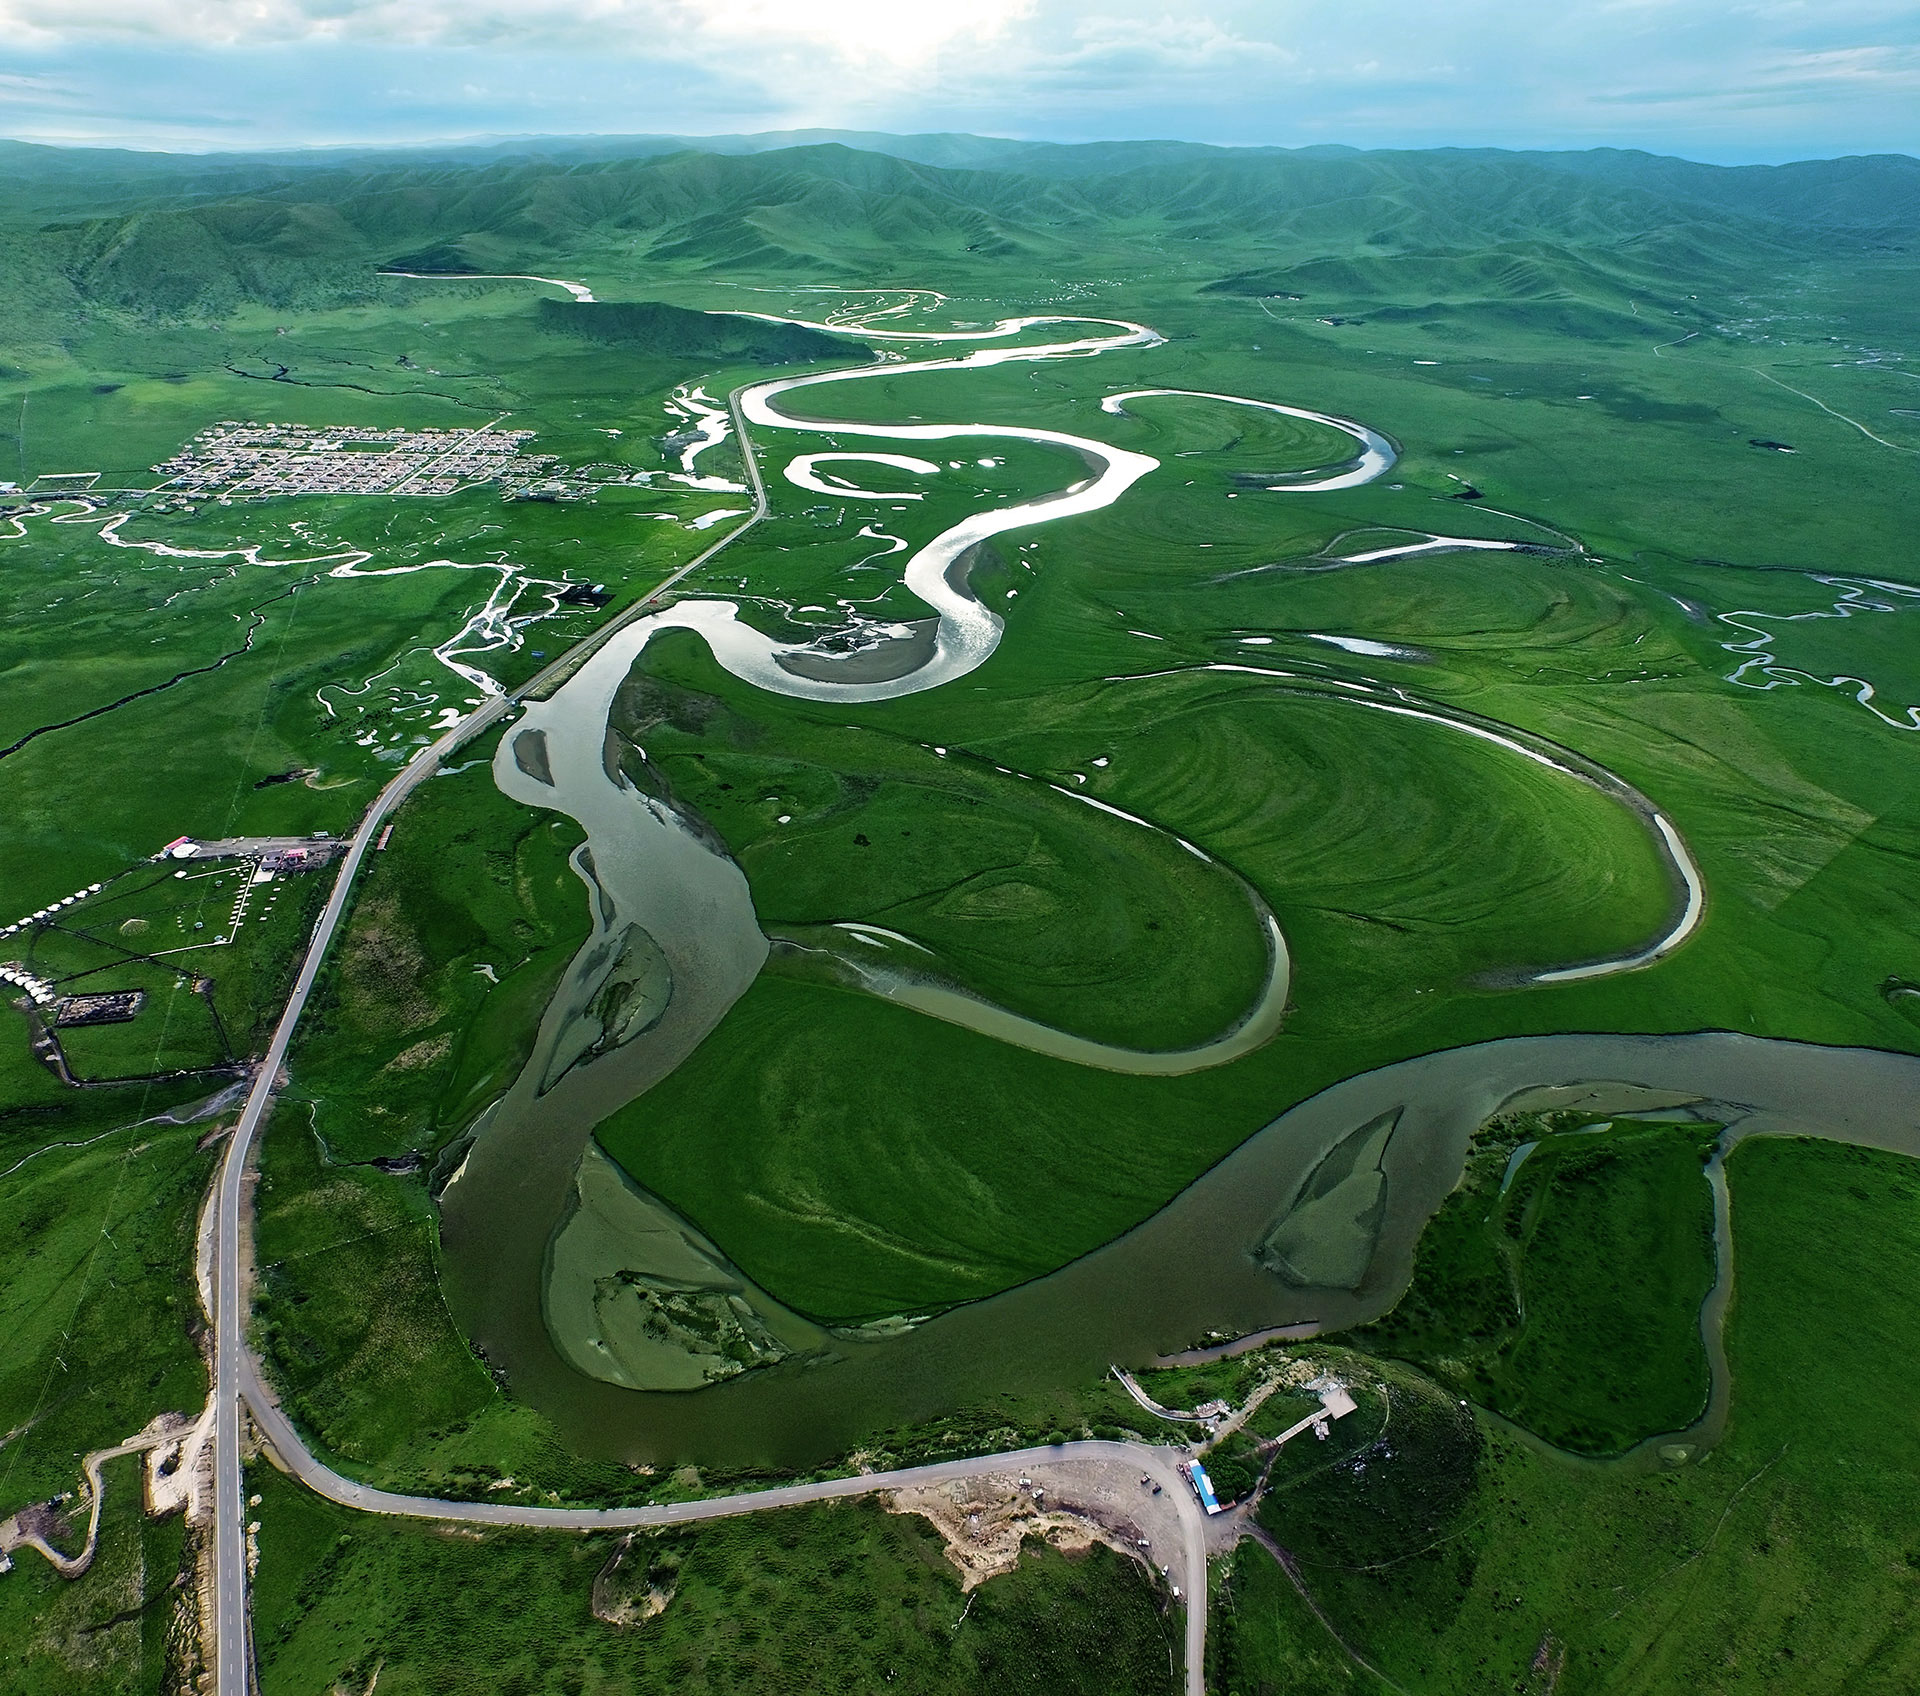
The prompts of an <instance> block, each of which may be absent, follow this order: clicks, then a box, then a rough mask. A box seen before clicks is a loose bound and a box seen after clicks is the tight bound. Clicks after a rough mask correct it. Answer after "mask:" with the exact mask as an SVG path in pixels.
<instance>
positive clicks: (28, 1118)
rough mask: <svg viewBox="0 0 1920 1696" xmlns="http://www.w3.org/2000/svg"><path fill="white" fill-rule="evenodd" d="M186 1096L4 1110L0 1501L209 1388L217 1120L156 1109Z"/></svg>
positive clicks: (122, 1476)
mask: <svg viewBox="0 0 1920 1696" xmlns="http://www.w3.org/2000/svg"><path fill="white" fill-rule="evenodd" d="M180 1099H181V1094H180V1086H177V1085H176V1086H175V1092H174V1093H173V1094H172V1095H168V1094H166V1093H165V1092H164V1091H163V1090H161V1089H160V1088H159V1087H157V1086H156V1087H153V1088H138V1089H131V1090H117V1091H98V1092H96V1091H87V1092H85V1093H84V1094H82V1095H81V1096H80V1098H79V1100H78V1101H77V1102H75V1103H74V1104H73V1105H70V1106H67V1105H64V1104H63V1109H62V1110H61V1111H59V1112H57V1113H56V1112H49V1111H48V1110H47V1109H46V1108H44V1107H42V1108H38V1109H21V1110H18V1111H15V1112H13V1113H10V1114H8V1115H6V1116H5V1118H4V1119H0V1174H4V1176H0V1233H3V1234H4V1239H5V1241H6V1242H7V1243H8V1244H9V1245H10V1248H9V1257H10V1258H9V1263H8V1264H9V1270H8V1275H7V1278H6V1280H5V1283H4V1285H0V1328H3V1331H4V1335H5V1336H6V1338H7V1344H6V1348H5V1350H4V1352H0V1434H3V1435H4V1438H5V1441H4V1442H0V1517H5V1516H6V1515H7V1514H10V1513H12V1512H13V1511H14V1510H15V1509H17V1508H21V1507H25V1506H27V1505H28V1504H30V1503H32V1502H34V1501H39V1500H45V1499H46V1498H48V1497H51V1496H54V1495H57V1494H59V1493H61V1492H63V1491H68V1490H73V1489H76V1488H78V1486H79V1482H80V1476H79V1461H78V1456H80V1455H81V1454H84V1453H85V1452H86V1451H88V1450H90V1449H97V1448H107V1447H110V1446H112V1445H113V1444H116V1443H119V1442H121V1441H123V1440H124V1439H125V1438H127V1437H129V1436H131V1435H132V1434H133V1433H134V1432H136V1431H138V1430H140V1429H141V1427H143V1426H144V1425H146V1423H147V1422H148V1421H149V1420H151V1419H152V1418H153V1417H154V1416H155V1415H156V1414H160V1413H165V1412H180V1413H197V1412H198V1411H199V1409H200V1407H201V1406H202V1405H203V1404H204V1403H205V1401H206V1396H207V1375H206V1370H205V1368H204V1366H203V1364H202V1361H201V1358H200V1352H199V1349H198V1347H197V1346H196V1338H197V1336H198V1333H199V1330H200V1327H201V1318H200V1311H199V1302H198V1299H197V1297H196V1295H195V1292H194V1288H193V1282H192V1276H193V1255H194V1240H193V1234H194V1223H195V1220H196V1218H197V1216H198V1213H199V1206H200V1197H201V1193H202V1191H203V1190H204V1189H205V1186H206V1183H207V1181H208V1178H209V1175H210V1174H211V1172H212V1169H213V1163H214V1158H215V1157H214V1155H213V1154H212V1153H211V1152H207V1153H202V1152H200V1151H199V1149H198V1148H197V1144H198V1142H199V1140H200V1138H201V1137H202V1136H203V1135H204V1133H205V1131H206V1130H207V1128H208V1127H207V1126H206V1125H204V1124H200V1125H195V1124H187V1125H172V1124H165V1123H159V1122H154V1116H157V1115H159V1114H160V1113H162V1112H163V1111H164V1110H165V1109H166V1108H168V1107H169V1106H172V1105H175V1104H176V1103H178V1102H179V1101H180ZM142 1121H147V1122H144V1123H143V1122H142ZM118 1464H119V1466H120V1470H118V1471H116V1472H115V1473H114V1474H113V1475H112V1477H113V1480H114V1481H115V1483H117V1485H118V1486H119V1487H120V1488H125V1487H126V1480H127V1479H128V1477H129V1475H130V1473H131V1470H132V1469H131V1468H130V1467H127V1466H126V1465H125V1464H124V1463H118ZM113 1487H114V1486H113V1484H110V1498H109V1499H111V1490H112V1488H113ZM82 1530H83V1532H84V1527H83V1528H82ZM75 1546H76V1547H77V1546H78V1543H77V1540H76V1543H75ZM28 1558H29V1559H31V1558H32V1557H28ZM169 1576H171V1575H170V1574H169Z"/></svg>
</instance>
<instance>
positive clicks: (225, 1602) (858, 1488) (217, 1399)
mask: <svg viewBox="0 0 1920 1696" xmlns="http://www.w3.org/2000/svg"><path fill="white" fill-rule="evenodd" d="M728 404H729V406H730V408H731V409H732V411H733V414H734V427H735V429H736V430H737V431H738V433H739V440H740V443H741V446H742V449H743V452H742V455H741V457H742V458H743V459H744V460H745V462H746V465H747V472H748V476H749V479H750V481H751V482H752V484H753V494H754V506H753V512H752V514H751V516H749V517H748V519H747V521H746V523H744V524H742V525H740V526H739V527H738V528H736V529H734V530H732V531H730V532H729V533H728V534H727V535H726V536H724V537H722V538H721V539H720V540H719V541H717V542H715V543H714V545H713V546H712V547H710V548H708V549H706V550H704V551H703V552H702V553H700V554H699V555H698V556H697V557H696V558H694V559H692V560H690V561H689V562H688V563H687V564H686V565H684V566H682V567H681V568H680V569H679V570H678V571H676V572H674V573H673V574H672V575H671V576H669V577H668V578H666V579H665V580H664V581H663V582H662V583H660V584H659V586H658V587H657V588H655V589H654V590H653V591H652V593H651V594H648V595H646V596H644V597H642V598H641V599H640V600H638V601H636V602H635V603H634V604H633V605H632V606H630V607H628V608H627V609H626V610H625V611H624V612H622V613H621V614H619V615H618V616H617V617H615V618H613V619H610V620H609V621H608V622H607V623H606V624H604V625H603V626H601V628H600V629H599V630H598V631H596V632H595V633H594V634H593V635H592V636H590V637H588V638H587V639H586V640H585V641H583V642H580V643H577V644H576V645H575V646H574V647H572V648H569V649H568V650H567V652H566V653H564V654H562V655H561V656H560V658H558V659H557V660H555V661H554V662H553V663H552V664H551V665H549V666H547V667H546V668H545V669H544V670H542V671H541V672H540V673H539V675H538V676H536V677H535V678H533V679H532V680H531V681H530V682H528V683H526V684H524V685H522V686H521V687H520V688H519V689H517V690H515V691H513V692H512V693H510V694H505V695H499V696H496V697H494V698H493V699H491V700H489V701H488V702H487V703H486V704H485V705H484V706H482V707H479V708H477V709H476V710H475V711H474V712H472V713H471V714H469V715H468V716H467V717H466V718H464V719H462V720H461V722H460V723H459V724H458V725H456V726H454V728H453V729H451V730H449V731H448V732H447V734H446V735H444V736H442V737H441V738H440V739H439V741H437V742H435V743H433V744H432V745H431V746H430V747H427V748H423V749H421V750H420V752H419V753H418V754H416V755H415V756H414V757H413V759H412V760H411V761H410V762H409V763H408V764H407V766H406V767H405V768H404V769H403V770H402V771H400V772H399V773H398V774H397V775H396V776H395V777H394V778H393V780H392V781H391V782H390V783H388V784H387V786H386V787H385V788H384V789H382V790H381V791H380V794H379V796H378V797H377V798H376V799H375V801H374V803H373V805H372V806H371V807H369V808H368V809H367V812H366V815H365V817H363V818H362V820H361V821H360V828H359V829H358V830H357V831H356V832H355V833H354V837H353V841H352V843H351V845H350V846H349V848H348V850H347V854H346V857H345V858H344V859H343V860H342V861H341V863H340V869H339V871H338V873H337V874H336V876H335V879H334V885H333V890H332V892H331V894H330V895H329V896H328V898H327V905H326V908H325V909H324V911H323V912H322V913H321V915H320V919H319V922H318V923H317V924H316V925H315V926H314V932H313V940H312V942H311V943H310V944H309V945H308V948H307V954H306V958H305V960H304V961H303V962H302V963H301V967H300V974H299V976H298V978H297V979H296V980H295V982H294V986H293V992H292V994H291V995H289V997H288V998H287V1005H286V1008H285V1010H284V1011H283V1012H282V1014H281V1016H280V1022H279V1024H278V1025H276V1026H275V1028H274V1033H273V1041H272V1042H271V1043H270V1044H269V1046H268V1049H267V1054H266V1058H265V1059H264V1060H263V1061H262V1062H261V1065H260V1068H259V1070H258V1071H257V1072H256V1073H255V1075H254V1079H253V1084H252V1087H251V1089H250V1090H249V1091H248V1094H247V1100H246V1106H245V1107H244V1109H243V1110H242V1112H241V1115H240V1118H239V1120H238V1122H237V1123H236V1124H235V1126H234V1129H233V1134H232V1136H231V1137H230V1138H229V1140H228V1143H227V1152H226V1158H225V1159H224V1160H223V1161H222V1163H221V1166H220V1173H219V1178H218V1187H217V1195H216V1202H215V1215H214V1233H213V1234H214V1275H213V1279H212V1284H213V1291H214V1315H213V1320H214V1339H215V1341H214V1384H213V1397H214V1473H215V1494H214V1515H215V1521H214V1525H215V1537H214V1577H215V1622H216V1623H215V1653H214V1672H215V1691H216V1696H250V1692H251V1690H252V1686H253V1681H252V1656H251V1653H250V1649H249V1636H250V1630H249V1627H250V1619H249V1613H248V1607H247V1550H246V1531H245V1525H246V1515H245V1512H244V1508H243V1502H242V1493H241V1492H242V1480H241V1463H240V1404H241V1402H242V1400H244V1401H245V1402H246V1404H247V1406H248V1408H249V1409H250V1410H251V1412H252V1415H253V1419H254V1422H255V1424H256V1425H257V1426H258V1427H259V1428H260V1430H261V1432H262V1433H263V1434H264V1435H265V1437H266V1439H267V1441H268V1442H269V1443H271V1444H272V1446H273V1449H274V1452H275V1454H276V1455H277V1456H278V1457H279V1458H280V1460H281V1461H282V1463H283V1464H284V1465H285V1466H286V1467H287V1469H288V1470H289V1471H290V1472H291V1473H292V1474H293V1475H294V1476H295V1477H296V1478H298V1479H300V1481H301V1482H302V1483H304V1484H306V1485H307V1486H308V1488H310V1489H312V1490H314V1491H317V1492H318V1493H319V1494H320V1495H323V1496H325V1497H327V1498H328V1499H329V1500H330V1501H335V1502H338V1503H340V1504H341V1505H342V1506H343V1507H349V1508H356V1509H359V1510H360V1511H362V1512H366V1513H383V1514H394V1515H399V1516H402V1517H407V1518H416V1519H434V1520H450V1521H462V1522H466V1523H470V1524H480V1525H525V1526H545V1527H548V1528H551V1529H556V1530H573V1531H588V1530H602V1529H605V1530H619V1529H626V1528H629V1527H640V1526H656V1525H685V1524H691V1523H695V1522H697V1521H701V1520H708V1519H725V1518H730V1517H732V1516H734V1515H737V1514H745V1513H762V1512H766V1511H768V1510H771V1509H775V1508H785V1507H796V1506H799V1505H801V1504H803V1503H807V1502H822V1501H836V1500H842V1499H845V1498H847V1497H852V1496H863V1495H870V1494H872V1493H874V1492H876V1491H882V1490H897V1489H905V1488H908V1487H911V1486H916V1485H930V1484H946V1483H954V1482H958V1481H961V1480H969V1479H978V1478H987V1477H995V1476H999V1475H1002V1474H1005V1473H1009V1472H1018V1471H1021V1470H1022V1469H1030V1468H1035V1467H1044V1466H1046V1465H1047V1464H1048V1463H1049V1462H1056V1463H1057V1462H1059V1461H1063V1460H1098V1461H1105V1462H1109V1463H1112V1464H1118V1465H1121V1466H1124V1467H1127V1468H1137V1469H1139V1470H1141V1471H1143V1472H1145V1473H1148V1474H1150V1475H1152V1476H1153V1477H1154V1478H1156V1479H1157V1480H1158V1481H1159V1483H1160V1485H1161V1488H1162V1490H1163V1491H1164V1492H1166V1493H1167V1494H1168V1495H1169V1496H1170V1497H1171V1498H1172V1500H1173V1502H1174V1505H1175V1509H1176V1511H1177V1513H1178V1514H1179V1517H1180V1527H1181V1541H1182V1544H1183V1549H1182V1555H1183V1558H1184V1570H1183V1574H1182V1583H1183V1590H1184V1600H1185V1602H1186V1610H1185V1612H1186V1693H1187V1696H1205V1667H1206V1641H1207V1554H1206V1521H1205V1518H1204V1516H1203V1514H1202V1512H1201V1509H1200V1505H1199V1502H1198V1501H1197V1499H1195V1497H1194V1496H1193V1494H1192V1492H1191V1490H1190V1488H1189V1486H1188V1484H1187V1482H1186V1479H1185V1476H1184V1474H1182V1473H1181V1472H1180V1470H1179V1461H1180V1459H1181V1458H1182V1457H1181V1452H1180V1451H1179V1450H1177V1449H1171V1448H1155V1447H1150V1446H1148V1445H1145V1444H1137V1443H1114V1442H1104V1441H1091V1442H1077V1443H1065V1444H1060V1445H1058V1446H1055V1447H1051V1448H1038V1449H1015V1450H1010V1451H1008V1452H1007V1453H1004V1454H996V1455H984V1456H980V1457H978V1458H975V1459H971V1460H955V1461H940V1462H936V1463H935V1464H933V1465H929V1466H914V1467H905V1468H902V1469H900V1470H898V1471H894V1472H876V1473H865V1474H861V1475H859V1476H857V1477H852V1478H828V1479H822V1480H820V1481H818V1482H816V1483H811V1484H791V1485H786V1486H783V1487H781V1488H778V1489H772V1490H756V1491H750V1492H748V1493H745V1494H742V1495H736V1496H720V1497H713V1498H710V1499H707V1500H704V1501H693V1502H673V1503H667V1504H665V1505H662V1506H656V1507H638V1508H564V1507H560V1508H540V1507H522V1506H516V1505H513V1504H509V1503H504V1502H454V1501H445V1500H441V1499H439V1498H437V1497H431V1496H402V1495H397V1494H395V1493H393V1492H391V1491H387V1490H378V1489H374V1488H373V1487H371V1486H369V1485H365V1484H357V1483H355V1482H354V1481H353V1480H352V1479H350V1478H344V1477H342V1476H341V1475H340V1474H339V1473H337V1472H335V1471H333V1470H332V1469H331V1468H330V1467H328V1466H326V1465H325V1464H324V1463H322V1462H321V1461H320V1460H318V1459H316V1458H315V1456H314V1455H313V1454H312V1452H311V1451H310V1450H309V1449H308V1448H307V1446H306V1444H305V1443H304V1442H302V1441H301V1439H300V1435H299V1433H298V1432H297V1431H296V1430H295V1429H294V1427H293V1425H292V1423H291V1422H290V1421H289V1420H288V1419H287V1417H286V1415H285V1414H284V1413H282V1412H281V1411H280V1408H279V1406H278V1405H277V1403H276V1402H275V1401H274V1399H273V1396H272V1393H271V1392H270V1391H269V1390H268V1389H267V1388H266V1386H265V1384H264V1382H263V1380H262V1378H261V1376H260V1369H259V1362H258V1361H257V1360H256V1359H255V1357H254V1355H253V1353H252V1350H251V1349H250V1348H249V1347H248V1345H247V1329H246V1319H247V1314H246V1307H245V1304H244V1302H243V1300H242V1295H243V1291H244V1288H245V1282H246V1281H245V1278H244V1277H243V1269H242V1265H241V1232H240V1225H241V1218H242V1212H243V1208H244V1205H245V1202H246V1171H247V1162H248V1159H249V1156H250V1155H251V1153H252V1149H253V1141H254V1138H255V1136H256V1135H257V1134H258V1132H259V1129H260V1125H261V1122H262V1120H263V1119H264V1118H265V1116H266V1111H267V1108H268V1106H269V1105H270V1104H271V1102H272V1099H273V1093H274V1090H275V1088H276V1087H277V1085H278V1081H279V1076H280V1069H281V1067H282V1066H283V1065H284V1064H285V1061H286V1056H287V1050H288V1048H289V1047H290V1045H291V1043H292V1041H293V1033H294V1029H295V1027H296V1026H297V1025H298V1024H299V1021H300V1015H301V1013H302V1012H303V1011H304V1010H305V1008H306V1003H307V997H308V996H309V995H310V994H311V993H312V990H313V985H314V982H315V980H316V978H317V977H318V975H319V971H320V965H321V962H322V961H323V960H324V959H325V957H326V952H327V948H328V946H329V944H330V943H331V942H332V940H333V934H334V931H335V930H336V929H337V928H338V926H339V923H340V920H341V917H342V916H343V915H344V913H345V912H346V908H347V902H348V898H349V896H350V895H351V893H352V889H353V881H354V878H355V875H356V874H357V873H358V871H359V869H360V864H361V861H362V860H364V859H365V857H366V854H367V851H368V849H369V847H370V846H371V844H372V842H373V840H374V837H375V834H376V832H377V831H378V830H379V828H380V826H381V824H382V823H383V822H384V821H385V820H386V818H387V817H388V815H390V814H391V813H392V812H393V811H394V809H395V808H397V807H398V806H399V805H400V804H401V803H402V802H403V801H404V800H406V798H407V797H408V796H409V795H410V794H412V792H413V791H414V790H415V789H416V788H417V787H418V786H419V785H420V784H421V783H422V782H424V781H425V780H426V779H427V778H429V777H431V776H432V775H433V774H434V773H435V772H436V771H438V770H439V768H440V766H441V764H442V762H444V761H445V760H446V759H448V758H449V757H450V756H451V755H452V754H453V753H455V752H456V751H457V750H458V749H459V748H460V747H461V745H462V744H464V743H466V742H469V741H471V740H472V739H473V738H474V737H475V736H478V735H479V734H480V733H481V732H482V731H484V730H485V729H487V727H488V726H490V725H492V724H494V723H497V722H498V721H499V720H500V719H501V718H503V717H504V716H505V715H506V714H507V713H508V712H510V711H511V710H512V709H513V707H514V706H515V705H517V704H518V702H519V701H520V700H521V699H522V698H523V697H525V696H527V695H529V694H535V693H537V692H538V691H539V690H540V689H541V688H542V687H543V686H545V685H547V684H549V683H550V682H552V681H554V680H556V679H558V678H560V677H562V676H564V675H566V674H567V673H568V672H569V671H570V670H571V669H572V668H573V667H574V666H575V665H577V664H578V663H579V662H580V661H581V660H582V659H584V658H585V657H586V656H587V655H589V654H590V653H592V652H593V651H594V650H595V649H597V648H598V647H599V646H600V645H601V644H602V643H604V642H606V641H608V640H609V639H611V638H612V637H613V635H614V634H615V633H616V632H617V631H619V630H620V629H621V628H622V627H624V626H625V625H627V624H628V623H630V622H632V621H633V620H634V619H636V618H639V617H642V616H644V615H645V614H646V612H647V611H648V610H649V609H650V608H651V606H652V604H653V602H654V601H655V600H656V599H657V598H658V597H659V596H660V595H661V594H662V593H664V592H665V591H666V590H667V589H669V588H671V587H672V586H673V585H674V584H675V583H677V582H678V581H680V579H682V578H683V577H685V576H687V575H688V574H689V573H690V572H693V571H695V570H697V569H698V568H699V567H700V566H702V565H704V564H705V563H706V562H707V561H708V560H709V559H711V558H712V557H713V556H714V555H715V554H717V553H719V552H720V551H721V549H723V548H725V547H726V546H728V544H729V543H731V542H733V541H735V540H737V539H738V538H739V537H740V536H742V535H744V534H745V533H746V531H747V530H749V529H750V528H752V526H753V525H755V524H757V523H759V522H760V520H761V519H763V518H764V517H765V516H766V513H767V494H766V485H765V482H764V481H763V479H762V477H761V473H760V467H759V465H758V463H757V461H756V460H755V457H754V454H753V450H752V446H751V441H750V438H749V437H748V435H747V430H746V420H745V419H744V418H743V417H742V416H741V412H740V405H739V391H738V390H736V391H735V392H734V394H733V395H731V396H729V397H728Z"/></svg>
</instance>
